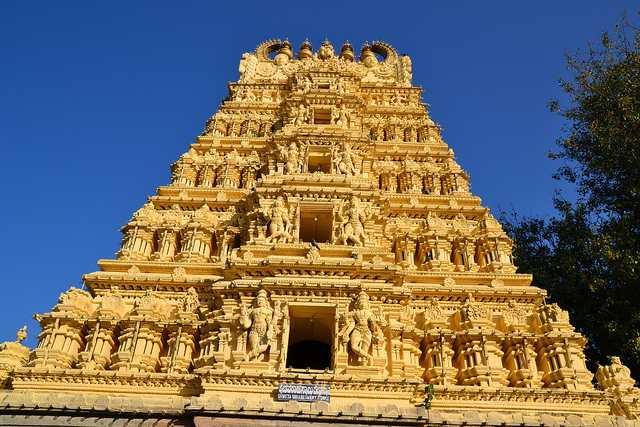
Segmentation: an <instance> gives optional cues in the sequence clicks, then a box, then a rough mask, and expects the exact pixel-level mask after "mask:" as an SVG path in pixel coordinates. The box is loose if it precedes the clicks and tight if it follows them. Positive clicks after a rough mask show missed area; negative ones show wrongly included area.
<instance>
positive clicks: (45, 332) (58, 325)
mask: <svg viewBox="0 0 640 427" xmlns="http://www.w3.org/2000/svg"><path fill="white" fill-rule="evenodd" d="M37 318H38V321H39V322H40V326H41V327H42V332H41V333H40V335H39V336H38V346H37V347H36V348H35V349H34V350H33V351H32V352H31V356H30V360H29V365H28V366H31V367H52V368H71V367H72V366H73V365H74V364H75V362H76V361H77V359H78V352H79V351H80V347H81V346H82V344H83V339H82V335H83V334H82V329H83V326H84V325H83V321H82V320H80V319H74V318H59V317H54V316H53V315H44V316H37Z"/></svg>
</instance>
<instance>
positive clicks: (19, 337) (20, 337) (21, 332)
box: [16, 325, 27, 343]
mask: <svg viewBox="0 0 640 427" xmlns="http://www.w3.org/2000/svg"><path fill="white" fill-rule="evenodd" d="M26 339H27V325H24V326H23V327H22V328H20V329H18V332H16V342H17V343H21V342H22V341H24V340H26Z"/></svg>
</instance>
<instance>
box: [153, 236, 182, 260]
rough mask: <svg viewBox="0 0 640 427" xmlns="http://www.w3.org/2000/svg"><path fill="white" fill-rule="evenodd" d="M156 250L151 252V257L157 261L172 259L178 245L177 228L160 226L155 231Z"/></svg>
mask: <svg viewBox="0 0 640 427" xmlns="http://www.w3.org/2000/svg"><path fill="white" fill-rule="evenodd" d="M156 239H157V242H158V245H157V247H158V250H157V251H156V252H155V253H154V254H153V257H152V258H153V259H154V260H158V261H172V260H173V258H174V257H175V255H176V249H177V247H178V230H176V229H174V228H161V229H159V230H157V231H156Z"/></svg>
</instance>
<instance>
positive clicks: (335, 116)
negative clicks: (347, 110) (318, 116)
mask: <svg viewBox="0 0 640 427" xmlns="http://www.w3.org/2000/svg"><path fill="white" fill-rule="evenodd" d="M339 120H340V110H338V107H336V106H335V105H332V106H331V118H330V123H331V124H332V125H337V124H338V121H339Z"/></svg>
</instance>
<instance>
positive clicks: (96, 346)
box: [78, 319, 117, 371]
mask: <svg viewBox="0 0 640 427" xmlns="http://www.w3.org/2000/svg"><path fill="white" fill-rule="evenodd" d="M87 327H88V333H87V335H86V339H85V340H86V343H87V344H86V347H85V349H84V351H83V352H82V353H80V355H79V360H80V361H79V363H78V367H79V368H81V369H87V370H96V371H102V370H105V369H107V367H108V366H109V365H110V364H111V352H112V351H113V348H114V345H115V338H114V335H115V329H116V327H117V322H116V321H114V320H110V319H107V320H90V321H88V322H87Z"/></svg>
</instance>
